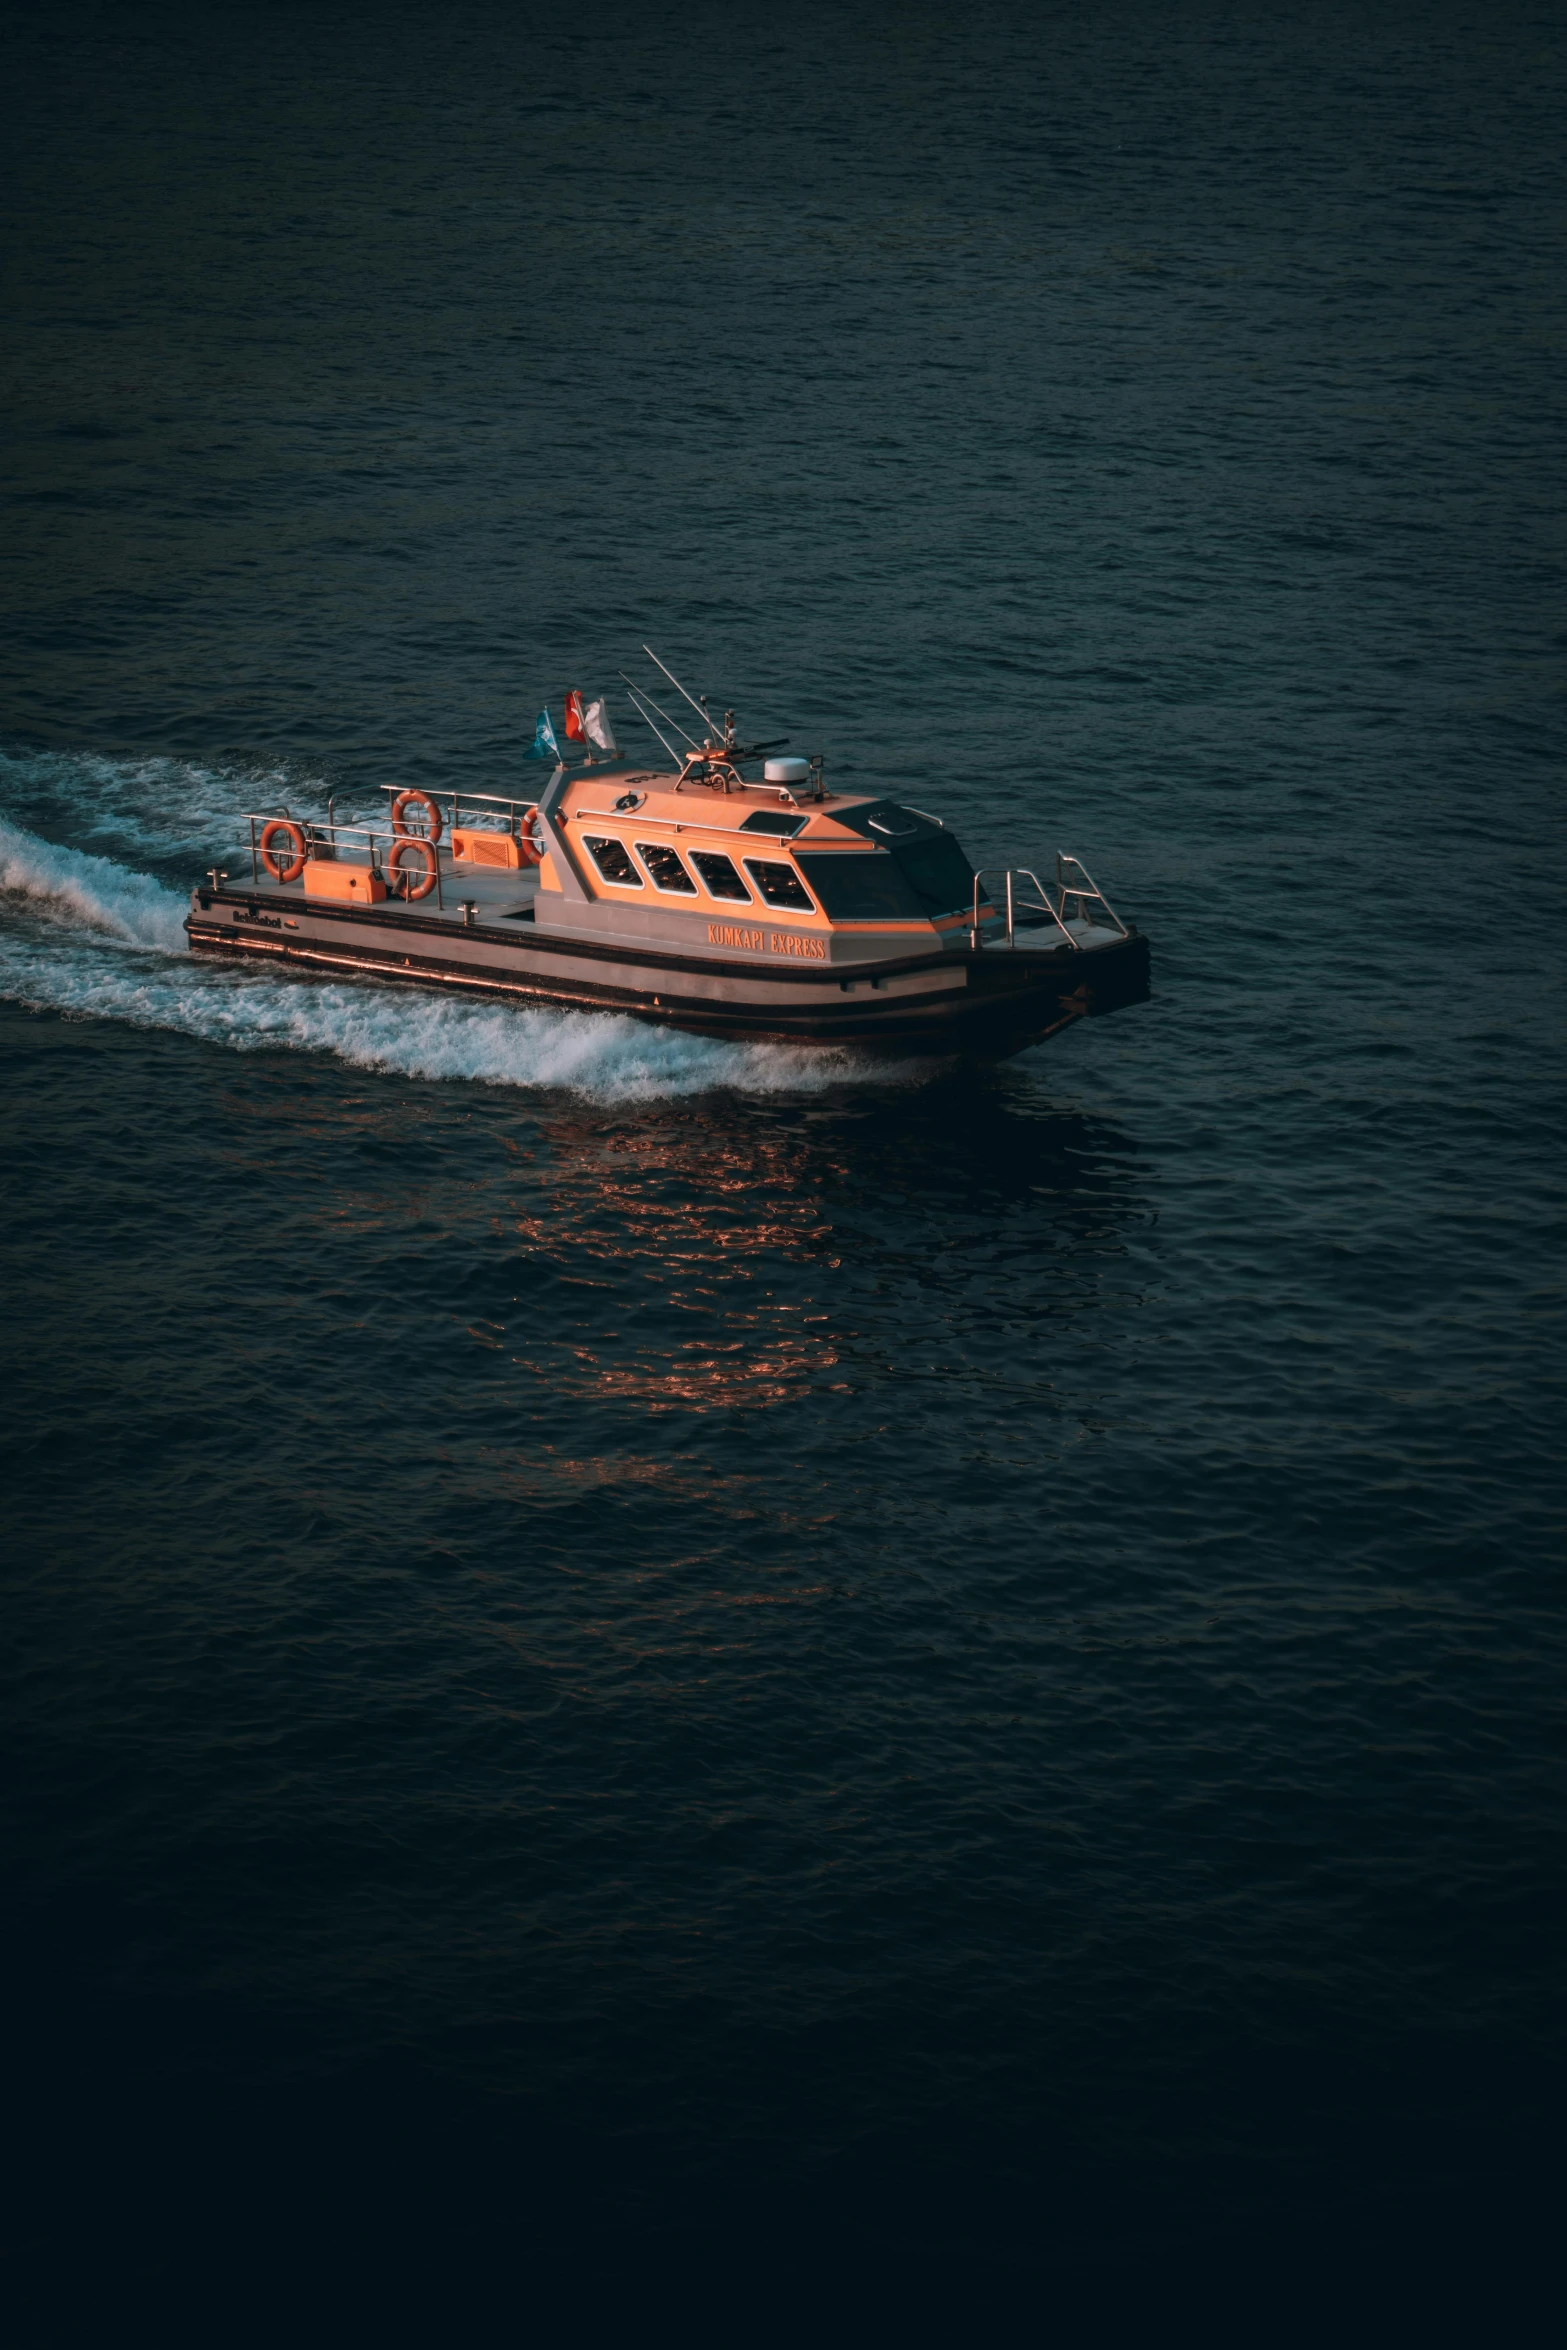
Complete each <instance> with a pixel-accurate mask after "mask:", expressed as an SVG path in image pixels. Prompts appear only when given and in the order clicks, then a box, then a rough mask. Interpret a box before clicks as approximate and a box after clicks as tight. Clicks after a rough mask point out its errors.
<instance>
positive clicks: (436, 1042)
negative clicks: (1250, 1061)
mask: <svg viewBox="0 0 1567 2350" xmlns="http://www.w3.org/2000/svg"><path fill="white" fill-rule="evenodd" d="M188 904H189V898H188V895H187V894H186V893H184V892H182V891H177V890H173V889H170V888H168V887H167V886H166V885H165V884H164V883H162V882H160V881H158V880H156V879H154V877H153V876H152V875H151V874H147V873H139V872H136V871H135V870H133V869H132V868H130V867H128V866H125V865H122V864H119V863H117V862H116V861H115V860H114V859H113V858H111V857H103V856H98V855H96V854H94V853H92V852H91V851H88V850H84V849H74V848H66V847H63V846H61V845H59V844H58V843H54V842H50V841H45V840H40V839H38V838H37V837H36V836H35V835H33V834H31V833H29V832H26V831H24V830H23V829H22V828H21V827H20V826H18V825H16V824H12V823H7V822H5V821H3V820H0V995H4V996H6V997H9V998H10V999H11V1000H12V1001H13V1002H19V1003H25V1004H28V1005H31V1006H33V1007H35V1008H37V1009H40V1010H49V1011H55V1012H62V1013H65V1014H67V1015H70V1016H74V1017H76V1018H90V1019H99V1020H118V1021H123V1022H128V1023H129V1024H130V1025H132V1026H134V1027H138V1028H165V1029H172V1030H173V1031H175V1032H176V1033H177V1034H179V1035H183V1036H192V1037H199V1038H201V1039H203V1040H204V1041H205V1042H208V1043H211V1044H218V1045H223V1046H226V1047H228V1048H229V1049H230V1050H233V1051H237V1052H263V1051H280V1050H283V1051H297V1052H321V1053H332V1054H335V1055H336V1056H337V1058H338V1059H339V1060H341V1061H345V1062H348V1063H349V1064H351V1065H352V1066H353V1067H355V1068H361V1069H375V1070H383V1071H386V1072H387V1073H389V1074H395V1075H400V1076H404V1077H419V1078H452V1079H462V1080H465V1081H467V1082H469V1083H474V1084H483V1085H507V1086H526V1087H536V1088H563V1089H565V1090H567V1091H570V1092H573V1093H578V1094H585V1095H588V1096H590V1097H592V1098H594V1099H596V1100H600V1101H636V1100H653V1099H658V1098H667V1097H669V1096H673V1095H678V1094H695V1093H707V1092H711V1091H713V1090H714V1089H716V1088H720V1087H731V1088H734V1089H736V1090H739V1091H742V1092H746V1093H799V1092H813V1093H815V1092H822V1091H825V1090H827V1089H828V1088H831V1087H833V1086H838V1085H842V1084H843V1083H844V1082H845V1081H846V1080H852V1079H860V1080H862V1081H863V1080H864V1079H865V1078H867V1077H870V1076H872V1075H874V1077H875V1079H876V1080H877V1081H878V1082H879V1083H882V1084H885V1083H888V1082H889V1081H890V1082H897V1081H898V1079H899V1077H900V1076H902V1077H903V1078H904V1079H905V1080H907V1079H909V1078H913V1077H914V1076H916V1075H917V1073H918V1072H917V1067H916V1065H912V1064H911V1065H909V1066H908V1067H907V1068H906V1069H904V1070H902V1071H898V1070H889V1069H887V1068H886V1067H885V1066H884V1065H877V1066H875V1067H874V1069H873V1068H872V1066H871V1065H869V1064H867V1063H865V1062H864V1061H862V1060H859V1059H858V1058H857V1057H856V1056H854V1055H852V1054H847V1053H824V1052H822V1051H821V1050H819V1049H814V1050H813V1049H810V1048H803V1047H791V1046H782V1045H733V1044H723V1043H719V1042H715V1041H713V1040H710V1039H708V1038H705V1037H691V1036H681V1035H678V1034H676V1033H675V1032H673V1031H672V1030H668V1029H657V1028H650V1027H645V1026H643V1025H642V1024H641V1023H640V1022H638V1021H635V1020H628V1019H624V1018H621V1017H619V1016H618V1015H611V1014H607V1013H597V1012H548V1011H530V1010H528V1009H526V1008H525V1007H522V1006H509V1005H497V1004H489V1003H466V1002H464V1001H462V1000H461V999H460V998H454V997H450V996H444V995H436V994H425V993H421V992H419V991H417V990H415V989H405V988H404V987H402V986H391V985H378V984H376V983H375V982H373V981H365V982H362V983H352V982H351V983H343V982H323V981H320V980H315V979H310V978H307V977H304V976H301V977H300V978H298V979H292V978H285V977H280V976H278V975H277V974H276V973H274V972H271V971H252V970H249V969H247V968H245V967H243V966H239V965H232V964H227V963H216V962H212V963H209V962H206V961H198V960H196V959H195V958H194V957H192V956H191V954H190V953H189V951H188V949H187V947H186V941H185V934H184V930H183V928H182V924H183V922H184V919H185V914H186V910H187V907H188Z"/></svg>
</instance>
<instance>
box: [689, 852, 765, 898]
mask: <svg viewBox="0 0 1567 2350" xmlns="http://www.w3.org/2000/svg"><path fill="white" fill-rule="evenodd" d="M690 857H691V863H692V865H693V866H694V867H695V869H696V877H697V879H698V881H699V882H700V883H701V884H702V887H703V889H704V890H705V891H706V893H707V895H708V896H709V897H710V898H711V899H712V901H713V903H714V905H715V906H754V905H755V904H756V897H755V893H754V892H753V891H751V890H749V889H747V887H746V883H745V876H744V874H743V873H742V872H741V871H740V868H739V866H738V865H737V864H736V863H735V861H734V859H733V857H731V856H730V855H729V854H728V853H727V852H726V851H725V850H723V849H692V850H691V852H690ZM704 858H707V859H709V860H711V859H714V858H718V859H721V860H722V862H723V863H724V864H726V865H727V866H728V868H729V870H730V872H731V873H732V874H733V875H734V877H735V879H736V881H738V882H739V884H740V895H739V897H737V898H731V897H725V896H723V895H722V894H721V892H719V891H718V890H716V889H714V888H713V887H712V885H711V884H710V882H709V881H708V878H707V875H706V874H705V873H704V872H703V871H702V861H703V859H704Z"/></svg>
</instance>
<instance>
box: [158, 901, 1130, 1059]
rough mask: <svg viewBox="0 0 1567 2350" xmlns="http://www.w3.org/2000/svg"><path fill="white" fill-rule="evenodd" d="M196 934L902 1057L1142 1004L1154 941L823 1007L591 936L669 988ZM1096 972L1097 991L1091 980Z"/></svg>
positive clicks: (441, 928) (726, 1031)
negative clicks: (712, 987)
mask: <svg viewBox="0 0 1567 2350" xmlns="http://www.w3.org/2000/svg"><path fill="white" fill-rule="evenodd" d="M226 902H228V903H229V904H230V905H232V903H233V901H232V900H228V901H226ZM239 902H240V903H241V905H243V904H244V903H245V901H244V900H241V901H239ZM263 902H265V901H263ZM272 902H273V903H276V902H277V901H276V900H274V901H272ZM313 911H314V910H313V909H312V912H313ZM364 926H365V925H364V921H363V917H361V918H360V919H359V920H358V921H357V922H356V921H354V920H353V918H352V917H350V918H349V920H348V921H345V922H341V923H340V921H339V918H337V917H335V916H334V928H336V927H342V928H344V929H349V928H350V927H353V928H361V927H364ZM186 929H187V932H188V933H189V936H190V941H191V945H192V947H193V948H194V949H195V950H197V951H198V952H202V953H208V954H213V953H216V954H224V955H269V956H272V957H274V958H276V959H278V960H280V961H283V962H288V963H293V964H299V965H302V966H305V967H306V968H311V969H315V970H317V971H322V972H326V971H331V972H350V973H356V974H362V975H364V976H367V977H373V978H379V979H396V980H401V981H403V982H405V983H411V984H413V985H416V986H421V987H428V986H432V985H434V986H438V987H452V988H456V989H458V990H460V991H462V992H463V993H469V994H478V995H486V996H492V997H493V996H501V997H504V998H506V999H507V1000H509V1001H515V1002H521V1003H532V1004H535V1005H548V1006H551V1007H553V1008H557V1009H562V1010H575V1011H589V1010H600V1011H614V1012H621V1013H625V1014H629V1015H631V1016H632V1017H634V1018H637V1019H641V1020H645V1021H650V1022H652V1023H654V1024H657V1025H662V1026H668V1027H673V1028H679V1029H682V1030H686V1031H690V1032H692V1033H694V1034H698V1035H705V1036H714V1037H723V1038H728V1039H730V1040H732V1041H734V1042H758V1043H762V1042H766V1043H780V1044H802V1043H811V1044H842V1045H853V1046H855V1047H856V1048H858V1049H862V1050H863V1049H865V1048H867V1047H869V1048H871V1049H876V1050H882V1051H888V1052H896V1053H910V1052H936V1053H954V1052H967V1053H979V1054H984V1055H987V1056H996V1055H1004V1054H1007V1053H1011V1052H1018V1051H1021V1050H1022V1049H1023V1047H1024V1046H1025V1045H1028V1044H1030V1043H1035V1042H1038V1041H1041V1040H1042V1039H1043V1038H1045V1037H1047V1036H1052V1035H1054V1034H1055V1033H1056V1032H1057V1031H1058V1030H1059V1029H1062V1028H1065V1027H1068V1026H1070V1024H1071V1023H1072V1022H1073V1021H1074V1020H1078V1019H1081V1018H1082V1017H1083V1015H1084V1014H1085V1013H1091V1012H1098V1011H1108V1010H1110V1009H1113V1008H1114V1006H1115V1005H1116V1004H1119V1003H1124V1002H1136V1001H1139V1000H1141V998H1143V997H1145V996H1146V994H1147V978H1146V970H1147V947H1146V943H1145V942H1144V941H1143V940H1141V939H1134V940H1131V941H1128V942H1126V947H1129V948H1130V949H1131V950H1132V952H1131V953H1130V954H1128V953H1127V952H1126V951H1125V947H1118V948H1117V949H1105V948H1094V949H1086V950H1084V952H1083V954H1082V955H1081V956H1080V957H1077V956H1075V957H1073V958H1072V961H1071V963H1070V964H1068V965H1067V966H1066V967H1065V968H1059V967H1057V968H1052V969H1049V970H1040V969H1038V968H1037V967H1036V968H1035V969H1034V970H1032V971H1030V970H1028V969H1027V968H1026V967H1025V968H1024V969H1022V970H1020V969H1019V968H1018V964H1017V962H1016V961H1015V960H1014V958H1013V957H1011V956H1007V957H1006V958H1005V960H1004V961H1003V958H1002V956H1001V954H1000V953H999V952H998V951H997V950H995V949H991V950H989V952H988V954H986V955H984V956H982V957H974V956H971V955H969V954H964V955H962V956H961V958H960V957H957V956H954V955H952V954H950V953H949V954H947V955H945V956H922V957H920V958H919V959H918V960H917V961H905V962H903V963H900V964H891V963H888V964H880V965H877V966H875V968H874V976H875V977H876V978H878V979H882V980H885V979H887V978H891V977H895V976H898V975H899V974H900V973H910V972H913V971H916V970H921V969H923V970H926V971H938V970H942V969H943V968H944V969H945V970H946V971H947V972H949V973H950V974H951V977H952V979H953V981H954V982H955V984H954V985H952V986H949V987H943V988H940V989H934V990H932V989H927V990H921V991H920V992H919V993H918V994H909V995H890V996H884V997H882V998H881V999H880V1000H877V999H875V998H864V997H862V998H859V999H857V1000H854V1001H850V1000H848V999H846V998H840V999H839V1000H838V1001H836V1002H834V1001H831V1000H828V1001H823V1000H821V998H822V996H823V995H824V993H825V985H824V978H823V975H822V974H821V973H809V974H808V973H803V972H802V973H796V972H793V971H785V970H779V971H774V970H772V969H770V968H769V969H768V970H766V971H765V972H762V971H758V970H756V969H754V968H753V967H751V966H739V967H737V966H736V965H735V964H733V963H715V962H713V961H710V960H709V959H707V958H705V957H704V958H702V959H701V960H697V959H695V958H691V957H677V956H669V955H664V954H657V953H655V952H653V951H644V952H641V953H637V952H627V951H626V950H624V949H620V948H613V949H606V948H604V947H601V946H598V945H597V944H596V943H595V942H592V941H586V942H582V944H581V945H580V946H579V945H578V942H575V941H573V942H570V944H569V946H568V947H567V951H568V952H573V953H574V954H575V957H576V959H577V960H579V961H588V962H597V963H599V964H600V966H601V967H602V965H603V964H604V963H606V962H608V963H611V964H614V963H619V964H627V963H630V964H633V965H636V966H638V967H639V968H641V969H643V970H646V969H647V967H648V965H649V964H650V963H652V962H655V961H656V963H657V965H658V967H659V969H660V971H661V973H663V972H667V974H668V984H667V986H664V987H661V988H660V989H659V990H658V991H657V993H656V994H654V993H652V992H651V991H649V990H648V989H647V988H646V987H635V988H629V987H617V986H615V985H614V984H613V983H612V982H611V981H610V980H609V979H608V976H607V974H606V975H605V976H604V977H603V978H599V977H597V976H595V977H594V978H591V979H590V978H588V977H587V976H586V975H583V976H581V977H578V976H577V975H576V974H568V973H566V972H561V973H559V974H557V973H555V972H548V973H545V972H537V971H529V970H512V971H508V972H504V973H502V972H497V971H496V970H495V969H494V968H493V967H491V966H488V965H474V964H471V963H470V964H464V963H461V962H458V961H457V960H456V958H455V957H454V956H453V955H452V954H451V953H450V951H448V952H447V953H446V954H444V955H442V956H440V957H435V956H431V955H429V954H428V953H426V954H423V955H419V954H397V953H394V952H393V951H391V950H389V949H386V948H381V947H372V946H370V945H369V944H368V942H366V941H363V940H359V939H352V938H349V937H345V938H343V939H342V941H341V943H337V942H333V941H326V940H318V939H298V938H289V939H284V938H280V937H279V936H278V935H277V934H276V933H275V932H273V933H270V934H268V935H257V934H256V933H255V932H245V931H238V930H234V929H230V928H228V927H226V926H223V927H220V926H219V925H217V924H216V923H213V924H210V925H209V924H208V923H204V922H201V921H199V920H198V919H197V918H196V917H194V916H193V917H192V918H191V919H190V920H189V921H188V922H187V924H186ZM398 930H399V933H400V934H402V935H404V936H406V937H407V938H408V941H409V945H410V947H414V946H415V945H416V944H417V945H428V944H430V943H434V942H435V941H436V940H438V941H439V942H440V944H441V945H442V946H443V947H445V948H447V949H448V950H450V949H451V948H452V947H453V946H454V945H455V944H456V943H457V939H456V938H454V935H453V929H452V925H451V924H450V923H444V922H443V923H420V924H419V925H418V930H417V936H416V934H415V931H414V926H413V925H412V924H411V923H409V924H406V925H405V922H404V921H402V920H400V921H399V923H398ZM472 937H478V938H481V939H484V940H485V941H486V942H487V943H495V944H504V945H505V946H506V947H507V948H509V949H510V950H512V951H513V952H517V951H518V950H521V951H523V952H526V953H527V955H528V956H529V959H530V960H531V959H532V956H533V954H534V953H536V952H538V951H539V950H540V949H544V950H546V951H559V949H560V948H561V946H562V944H563V942H560V941H557V940H554V939H546V937H544V936H540V937H538V938H537V939H535V938H531V937H530V938H529V939H528V940H527V941H526V946H525V947H524V942H523V941H522V940H520V939H517V938H516V937H513V936H507V935H504V934H503V935H501V936H499V937H497V934H496V933H495V932H494V931H493V930H491V929H489V928H488V926H486V928H485V929H483V930H480V931H465V932H460V933H458V934H457V938H472ZM584 950H585V951H584ZM1041 960H1043V958H1041ZM976 967H977V968H978V970H979V971H980V972H982V974H983V977H982V980H981V985H980V986H979V987H978V988H976V987H974V986H973V985H971V984H970V974H971V972H972V971H973V970H974V969H975V968H976ZM698 972H700V973H701V974H702V975H703V976H704V977H712V976H715V975H717V976H721V977H722V978H723V979H724V980H726V981H727V982H728V983H729V984H730V986H731V987H732V988H734V989H735V990H736V994H735V996H734V997H733V998H732V999H731V1000H730V1001H728V1002H723V1001H719V1000H715V999H714V997H713V996H712V995H711V994H708V993H703V994H699V995H687V994H683V993H680V992H678V991H679V985H680V981H681V979H682V978H683V977H687V976H691V975H695V974H696V973H698ZM871 976H872V973H871V971H869V970H867V969H866V967H865V966H863V965H861V966H859V967H858V968H857V969H856V971H855V977H856V979H857V980H859V981H861V982H863V981H864V980H866V979H868V978H869V977H871ZM1090 978H1091V979H1092V981H1093V982H1094V984H1093V985H1090V984H1088V981H1089V979H1090ZM1068 979H1070V980H1071V981H1073V982H1074V984H1073V985H1072V986H1071V987H1068V986H1067V985H1066V984H1065V982H1066V981H1067V980H1068ZM757 980H763V981H765V983H766V984H767V985H768V986H770V987H771V986H775V985H777V984H778V982H779V981H783V982H785V983H786V984H792V985H798V984H802V983H803V984H807V985H812V986H814V988H815V990H816V993H817V997H818V1000H817V1002H816V1003H814V1004H809V1005H807V1004H802V1005H800V1007H799V1009H798V1010H796V1009H795V1008H794V1007H793V1006H787V1007H786V1006H784V1005H780V1004H777V1003H765V1002H758V1001H756V1000H755V999H754V998H752V999H751V1000H749V1001H747V1000H745V998H744V996H743V995H742V994H741V993H740V991H741V990H743V989H744V988H745V986H746V984H747V982H750V983H752V984H754V983H755V982H756V981H757Z"/></svg>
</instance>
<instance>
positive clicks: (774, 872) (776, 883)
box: [745, 857, 816, 914]
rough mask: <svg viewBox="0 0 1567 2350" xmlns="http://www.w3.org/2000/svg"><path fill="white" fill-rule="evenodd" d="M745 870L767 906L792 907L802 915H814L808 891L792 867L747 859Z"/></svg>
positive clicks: (813, 907)
mask: <svg viewBox="0 0 1567 2350" xmlns="http://www.w3.org/2000/svg"><path fill="white" fill-rule="evenodd" d="M745 869H746V871H747V873H749V874H750V876H751V879H752V880H753V881H754V882H755V883H756V886H757V888H758V889H759V890H760V891H761V893H762V897H763V900H764V902H765V903H766V904H767V905H769V906H793V907H796V908H798V910H799V912H800V913H802V914H814V913H815V911H816V908H815V906H814V905H813V904H812V903H811V894H810V891H809V890H808V889H807V888H806V887H805V884H804V883H803V882H802V881H801V879H800V876H799V875H798V873H796V871H795V869H794V867H793V866H792V865H768V864H765V863H764V862H763V860H762V859H761V858H760V857H747V859H746V861H745Z"/></svg>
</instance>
